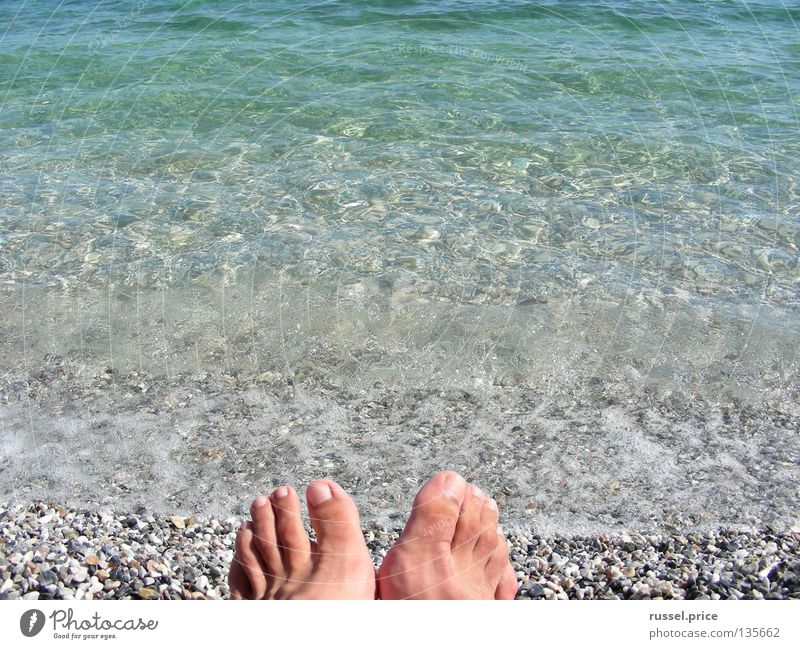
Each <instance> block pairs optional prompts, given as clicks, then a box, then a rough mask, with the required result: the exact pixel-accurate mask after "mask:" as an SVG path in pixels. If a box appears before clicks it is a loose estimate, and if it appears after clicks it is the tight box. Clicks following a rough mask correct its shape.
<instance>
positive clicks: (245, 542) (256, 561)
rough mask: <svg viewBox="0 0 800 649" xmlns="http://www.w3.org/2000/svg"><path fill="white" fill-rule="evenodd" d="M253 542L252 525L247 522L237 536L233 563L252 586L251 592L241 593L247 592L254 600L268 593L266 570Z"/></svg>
mask: <svg viewBox="0 0 800 649" xmlns="http://www.w3.org/2000/svg"><path fill="white" fill-rule="evenodd" d="M253 541H254V539H253V531H252V523H250V522H249V521H247V522H245V523H243V524H242V527H241V529H240V530H239V533H238V534H237V535H236V554H235V555H234V557H233V561H234V564H236V565H237V566H239V567H240V568H241V569H242V572H243V573H244V575H245V577H246V578H247V581H248V582H249V586H250V587H249V590H247V589H243V590H242V591H240V592H244V591H245V590H247V592H248V594H249V595H250V597H251V598H252V599H263V597H264V596H265V595H266V593H267V579H266V576H265V572H266V568H265V566H264V564H263V560H262V559H261V557H260V555H259V553H258V552H257V551H256V549H255V545H254V542H253ZM231 570H233V569H231ZM240 583H241V582H240Z"/></svg>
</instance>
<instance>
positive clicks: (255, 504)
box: [253, 496, 267, 507]
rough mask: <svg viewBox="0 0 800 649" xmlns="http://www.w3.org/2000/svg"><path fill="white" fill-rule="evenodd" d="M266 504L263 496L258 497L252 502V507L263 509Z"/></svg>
mask: <svg viewBox="0 0 800 649" xmlns="http://www.w3.org/2000/svg"><path fill="white" fill-rule="evenodd" d="M266 504H267V499H266V498H265V497H264V496H259V497H258V498H256V499H255V500H254V501H253V507H264V505H266Z"/></svg>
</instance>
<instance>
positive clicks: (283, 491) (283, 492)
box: [272, 487, 289, 498]
mask: <svg viewBox="0 0 800 649" xmlns="http://www.w3.org/2000/svg"><path fill="white" fill-rule="evenodd" d="M272 495H273V496H275V497H276V498H286V496H288V495H289V488H288V487H278V488H277V489H276V490H275V491H273V492H272Z"/></svg>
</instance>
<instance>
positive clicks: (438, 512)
mask: <svg viewBox="0 0 800 649" xmlns="http://www.w3.org/2000/svg"><path fill="white" fill-rule="evenodd" d="M497 520H498V512H497V505H496V504H495V502H494V501H493V500H492V499H490V498H487V497H486V496H485V495H484V494H483V492H482V491H481V490H480V489H478V488H477V487H475V486H474V485H467V483H466V481H465V480H464V478H462V477H461V476H460V475H458V474H457V473H453V472H452V471H444V472H442V473H437V474H436V475H435V476H433V478H431V479H430V480H429V481H428V482H427V484H425V486H424V487H422V489H420V491H419V493H418V494H417V496H416V498H415V499H414V506H413V509H412V510H411V516H410V517H409V519H408V522H407V523H406V527H405V529H404V530H403V534H402V535H401V536H400V538H399V539H398V541H397V543H396V544H395V545H394V547H393V548H392V549H391V550H389V553H388V554H387V555H386V559H384V562H383V565H382V566H381V570H380V574H379V575H378V593H379V595H380V598H381V599H514V596H515V595H516V593H517V579H516V576H515V574H514V570H513V568H512V567H511V563H510V561H509V558H508V543H507V542H506V538H505V535H504V534H503V532H502V530H501V529H500V526H499V525H498V524H497Z"/></svg>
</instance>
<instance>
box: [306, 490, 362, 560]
mask: <svg viewBox="0 0 800 649" xmlns="http://www.w3.org/2000/svg"><path fill="white" fill-rule="evenodd" d="M306 501H307V502H308V514H309V517H310V518H311V525H312V527H313V528H314V531H315V532H316V533H317V543H316V551H317V552H319V553H320V554H336V555H350V554H358V555H359V556H360V555H361V552H362V550H365V549H366V545H365V544H364V536H363V535H362V534H361V525H360V523H359V520H358V509H356V504H355V503H354V502H353V499H352V498H350V496H349V495H347V492H346V491H345V490H344V489H342V488H341V487H340V486H339V485H338V484H336V483H335V482H333V481H331V480H314V482H312V483H311V484H310V485H308V490H307V491H306Z"/></svg>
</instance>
